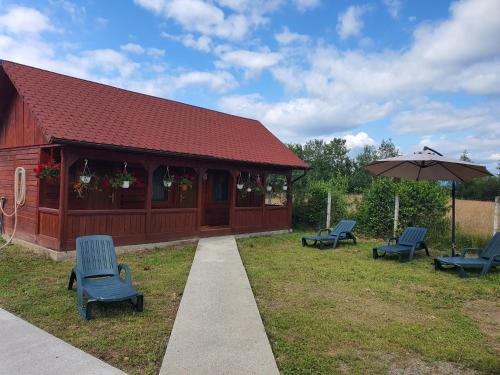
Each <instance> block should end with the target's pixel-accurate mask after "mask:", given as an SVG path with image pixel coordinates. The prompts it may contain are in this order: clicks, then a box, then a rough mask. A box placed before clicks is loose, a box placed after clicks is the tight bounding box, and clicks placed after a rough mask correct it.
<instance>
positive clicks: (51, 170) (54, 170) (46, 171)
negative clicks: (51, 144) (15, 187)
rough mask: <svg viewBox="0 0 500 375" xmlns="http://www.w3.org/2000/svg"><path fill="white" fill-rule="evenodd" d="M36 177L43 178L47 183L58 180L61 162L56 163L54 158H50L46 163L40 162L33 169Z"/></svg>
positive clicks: (53, 182)
mask: <svg viewBox="0 0 500 375" xmlns="http://www.w3.org/2000/svg"><path fill="white" fill-rule="evenodd" d="M33 171H34V172H35V176H36V178H39V179H45V180H46V181H47V183H49V184H55V183H56V182H59V175H60V173H61V164H60V163H56V162H55V161H54V159H50V160H49V161H48V162H47V163H40V164H38V165H37V166H36V168H35V169H33Z"/></svg>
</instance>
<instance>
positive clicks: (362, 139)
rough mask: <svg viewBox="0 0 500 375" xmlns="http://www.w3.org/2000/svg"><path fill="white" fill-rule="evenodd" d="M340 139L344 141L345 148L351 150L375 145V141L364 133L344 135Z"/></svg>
mask: <svg viewBox="0 0 500 375" xmlns="http://www.w3.org/2000/svg"><path fill="white" fill-rule="evenodd" d="M342 138H344V139H345V141H346V142H345V143H346V146H347V147H348V148H350V149H351V150H352V149H355V148H362V147H364V146H373V145H375V143H376V142H375V140H374V139H373V138H371V137H370V136H369V135H368V134H367V133H365V132H359V133H357V134H346V135H344V136H343V137H342Z"/></svg>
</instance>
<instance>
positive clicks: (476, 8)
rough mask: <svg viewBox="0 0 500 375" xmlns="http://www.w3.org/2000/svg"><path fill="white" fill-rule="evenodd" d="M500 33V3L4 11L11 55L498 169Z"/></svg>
mask: <svg viewBox="0 0 500 375" xmlns="http://www.w3.org/2000/svg"><path fill="white" fill-rule="evenodd" d="M499 35H500V1H498V0H463V1H445V0H433V1H432V0H419V1H416V0H413V1H410V0H371V1H370V0H368V1H347V0H337V1H327V0H290V1H285V0H205V1H202V0H115V1H111V0H107V1H97V0H93V1H76V0H73V1H72V0H46V1H22V0H21V1H11V0H0V58H3V59H7V60H13V61H17V62H21V63H25V64H27V65H33V66H38V67H41V68H45V69H48V70H53V71H57V72H60V73H64V74H69V75H73V76H78V77H82V78H86V79H90V80H95V81H99V82H103V83H107V84H111V85H114V86H118V87H123V88H127V89H130V90H134V91H140V92H144V93H148V94H151V95H156V96H161V97H165V98H170V99H174V100H179V101H183V102H187V103H190V104H195V105H199V106H203V107H208V108H213V109H217V110H222V111H225V112H229V113H233V114H239V115H242V116H247V117H252V118H257V119H258V120H260V121H262V122H263V123H264V125H266V126H267V127H268V128H269V129H271V130H272V131H273V132H274V133H275V134H276V135H277V136H278V137H279V138H280V139H281V140H282V141H284V142H300V143H304V142H305V141H307V140H308V139H312V138H323V139H325V140H328V139H331V138H332V137H343V138H345V139H346V140H347V143H348V145H349V147H351V149H352V152H353V153H356V152H359V150H360V149H361V147H362V146H363V145H366V144H374V145H377V144H378V143H379V142H380V141H381V140H382V139H384V138H392V139H393V140H394V142H395V143H396V145H397V146H398V147H399V148H400V149H401V151H402V152H404V153H407V152H412V151H415V150H417V149H419V148H421V147H422V146H423V145H428V146H431V147H434V148H437V149H438V150H440V151H441V152H443V153H444V154H446V155H447V156H452V157H456V156H458V155H459V154H460V153H461V152H462V151H463V150H464V149H467V150H468V151H469V153H470V155H471V157H472V159H473V160H474V161H477V162H482V163H486V164H488V166H489V168H490V169H491V170H494V167H495V166H496V163H497V161H498V160H499V159H500V105H499V104H500V38H499V37H498V36H499ZM103 126H105V125H103Z"/></svg>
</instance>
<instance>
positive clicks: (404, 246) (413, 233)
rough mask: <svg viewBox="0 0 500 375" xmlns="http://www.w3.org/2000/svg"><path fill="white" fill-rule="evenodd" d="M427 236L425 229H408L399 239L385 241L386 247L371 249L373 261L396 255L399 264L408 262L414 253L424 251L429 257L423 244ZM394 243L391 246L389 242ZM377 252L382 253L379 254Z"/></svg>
mask: <svg viewBox="0 0 500 375" xmlns="http://www.w3.org/2000/svg"><path fill="white" fill-rule="evenodd" d="M426 235H427V228H417V227H408V228H406V229H405V231H404V232H403V234H401V237H399V238H397V237H391V238H389V240H387V245H383V246H377V247H374V248H373V252H372V254H373V259H377V258H382V257H384V256H385V255H386V254H387V253H390V254H398V256H399V261H400V262H409V261H411V260H412V259H413V256H414V255H415V251H417V250H422V249H425V252H426V253H427V256H429V249H427V245H426V244H425V242H424V239H425V236H426ZM394 240H395V241H396V243H395V244H391V241H394ZM379 251H380V252H382V253H381V254H379Z"/></svg>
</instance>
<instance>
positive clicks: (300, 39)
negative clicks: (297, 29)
mask: <svg viewBox="0 0 500 375" xmlns="http://www.w3.org/2000/svg"><path fill="white" fill-rule="evenodd" d="M274 38H275V39H276V40H277V41H278V43H279V44H282V45H288V44H292V43H306V42H308V41H309V37H308V36H307V35H304V34H298V33H294V32H291V31H290V30H289V29H288V27H286V26H285V27H283V31H282V32H280V33H277V34H274Z"/></svg>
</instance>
